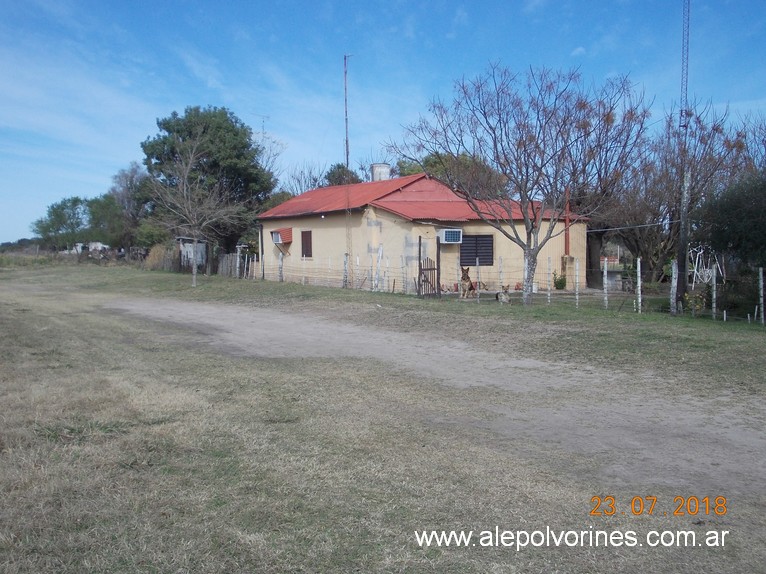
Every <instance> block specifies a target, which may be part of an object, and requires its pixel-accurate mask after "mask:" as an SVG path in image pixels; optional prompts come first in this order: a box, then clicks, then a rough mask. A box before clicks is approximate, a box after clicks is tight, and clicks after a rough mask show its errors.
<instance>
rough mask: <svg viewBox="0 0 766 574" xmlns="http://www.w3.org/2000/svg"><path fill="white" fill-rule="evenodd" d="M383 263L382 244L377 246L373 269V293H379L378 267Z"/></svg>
mask: <svg viewBox="0 0 766 574" xmlns="http://www.w3.org/2000/svg"><path fill="white" fill-rule="evenodd" d="M382 262H383V244H382V243H380V244H379V245H378V262H377V265H376V267H375V291H380V266H381V263H382Z"/></svg>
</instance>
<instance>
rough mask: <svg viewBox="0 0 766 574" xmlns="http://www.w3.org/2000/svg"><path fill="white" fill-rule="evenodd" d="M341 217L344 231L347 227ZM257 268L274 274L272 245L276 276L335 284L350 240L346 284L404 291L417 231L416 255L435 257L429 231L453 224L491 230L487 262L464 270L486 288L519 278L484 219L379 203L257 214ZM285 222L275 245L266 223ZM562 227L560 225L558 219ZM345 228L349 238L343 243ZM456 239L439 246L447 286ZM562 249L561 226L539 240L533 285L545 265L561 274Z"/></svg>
mask: <svg viewBox="0 0 766 574" xmlns="http://www.w3.org/2000/svg"><path fill="white" fill-rule="evenodd" d="M347 224H348V233H347ZM263 225H264V229H263V234H264V268H265V276H266V278H267V279H272V280H277V279H278V278H279V268H278V266H279V253H280V252H282V253H283V260H282V277H283V279H284V280H285V281H298V282H303V283H310V284H319V285H327V286H341V285H342V283H343V277H344V262H345V260H346V257H345V254H346V253H347V249H349V247H350V250H349V251H350V253H349V257H348V262H347V267H346V269H345V274H347V280H348V284H349V285H351V286H354V287H361V288H374V289H378V290H391V291H394V290H395V291H397V292H406V293H411V292H414V290H415V278H416V276H417V269H418V264H417V259H418V238H419V237H420V238H422V246H423V256H424V257H430V258H432V259H436V236H437V231H438V229H440V228H443V227H461V228H462V229H463V234H464V235H474V234H482V235H492V236H493V238H494V239H493V251H494V262H493V265H491V266H482V267H480V268H479V269H476V267H475V266H474V265H472V266H470V275H471V278H472V279H473V280H474V281H476V280H479V281H481V282H482V283H483V284H484V285H485V286H486V288H487V289H488V290H490V291H494V290H498V289H500V286H501V285H510V286H511V289H513V288H514V287H515V285H516V284H517V283H520V282H521V281H522V280H523V273H524V271H523V269H524V264H523V252H522V250H521V248H519V247H518V246H516V245H515V244H514V243H512V242H511V241H510V240H509V239H507V238H506V237H505V236H503V235H502V234H501V233H500V232H498V231H496V230H495V229H493V228H492V227H490V226H489V225H487V224H485V223H482V222H470V223H464V224H462V225H454V226H449V225H434V224H431V223H414V222H411V221H408V220H406V219H403V218H400V217H397V216H395V215H393V214H391V213H389V212H387V211H383V210H377V209H375V208H374V207H368V208H367V209H365V210H364V211H361V212H360V211H356V212H352V214H351V216H350V217H347V216H346V214H345V213H339V214H330V215H326V216H325V217H324V218H320V217H305V218H292V219H282V220H276V221H265V222H263ZM282 227H292V229H293V241H292V243H291V244H290V245H282V246H277V245H274V243H273V241H272V239H271V233H270V232H271V231H273V230H275V229H279V228H282ZM561 228H563V225H562V227H561ZM304 230H308V231H311V232H312V257H310V258H304V257H301V231H304ZM585 230H586V225H585V224H583V223H575V224H573V225H572V226H571V228H570V254H571V256H572V257H571V261H570V267H569V269H568V271H569V273H568V281H567V287H568V288H573V287H574V277H573V275H574V261H575V260H578V261H579V271H580V287H584V285H585V252H586V250H585V242H586V234H585ZM347 236H348V238H349V239H350V245H349V246H348V247H347ZM459 254H460V246H459V245H446V244H445V245H442V246H441V254H440V255H441V269H442V271H441V283H442V285H443V286H444V287H445V288H447V289H448V290H450V289H454V286H455V284H456V283H459V280H460V265H459ZM563 255H564V234H563V233H561V234H559V235H557V236H556V237H553V238H551V239H550V241H549V242H548V243H547V244H546V245H545V246H544V247H543V249H542V251H541V253H540V256H539V257H538V264H537V270H536V273H535V282H536V283H537V287H538V288H539V289H540V290H544V289H547V286H548V279H549V277H550V275H549V268H548V258H550V265H551V266H550V270H551V271H556V272H557V273H559V274H561V273H562V271H564V272H566V270H563V269H562V257H563Z"/></svg>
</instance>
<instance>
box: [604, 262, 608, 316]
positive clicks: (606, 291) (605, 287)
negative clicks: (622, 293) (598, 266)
mask: <svg viewBox="0 0 766 574" xmlns="http://www.w3.org/2000/svg"><path fill="white" fill-rule="evenodd" d="M608 262H609V259H608V258H606V257H604V309H609V295H608V291H609V289H608V286H607V283H608V277H609V276H608V272H607V267H608V265H607V263H608Z"/></svg>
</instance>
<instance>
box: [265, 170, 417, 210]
mask: <svg viewBox="0 0 766 574" xmlns="http://www.w3.org/2000/svg"><path fill="white" fill-rule="evenodd" d="M419 180H426V174H424V173H420V174H416V175H410V176H407V177H399V178H396V179H386V180H382V181H372V182H367V183H356V184H352V185H334V186H331V187H320V188H317V189H312V190H311V191H307V192H306V193H302V194H301V195H296V196H295V197H293V198H292V199H289V200H288V201H286V202H284V203H282V204H281V205H277V206H276V207H274V208H272V209H269V210H268V211H266V212H264V213H262V214H261V215H260V216H259V219H276V218H283V217H300V216H303V215H319V214H322V213H331V212H333V211H345V210H347V209H360V208H363V207H365V206H367V205H369V204H370V203H372V202H373V201H375V200H376V199H380V198H381V197H385V196H387V195H389V194H391V193H393V192H396V191H398V190H400V189H402V188H403V187H406V186H409V185H412V184H413V183H415V182H417V181H419Z"/></svg>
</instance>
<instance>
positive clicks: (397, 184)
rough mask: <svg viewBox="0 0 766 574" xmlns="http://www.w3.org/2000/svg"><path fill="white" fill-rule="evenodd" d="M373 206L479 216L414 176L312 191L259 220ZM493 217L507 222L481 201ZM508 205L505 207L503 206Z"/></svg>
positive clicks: (432, 215)
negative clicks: (495, 216) (494, 215)
mask: <svg viewBox="0 0 766 574" xmlns="http://www.w3.org/2000/svg"><path fill="white" fill-rule="evenodd" d="M367 205H372V206H373V207H376V208H379V209H383V210H386V211H389V212H391V213H393V214H395V215H398V216H399V217H403V218H405V219H408V220H410V221H443V222H460V221H463V222H465V221H478V220H480V219H481V217H479V215H478V214H477V213H476V212H475V211H474V210H473V209H471V206H470V205H469V204H468V202H467V201H466V200H465V199H463V198H461V197H460V196H459V195H457V194H456V193H455V192H454V191H452V190H451V189H450V188H449V187H448V186H447V185H445V184H444V183H442V182H441V181H439V180H437V179H433V178H429V177H427V176H426V174H424V173H421V174H416V175H411V176H407V177H400V178H397V179H388V180H384V181H376V182H368V183H357V184H353V185H337V186H333V187H321V188H318V189H312V190H311V191H307V192H306V193H304V194H302V195H298V196H296V197H293V198H292V199H290V200H288V201H286V202H285V203H283V204H281V205H278V206H277V207H274V208H273V209H270V210H268V211H266V212H265V213H262V214H261V215H260V219H278V218H286V217H301V216H310V215H319V214H322V213H329V212H333V211H345V210H346V209H360V208H363V207H366V206H367ZM481 205H482V206H483V211H485V213H486V214H487V215H488V216H489V217H492V214H497V217H498V218H502V219H507V214H508V210H507V209H506V208H505V206H504V204H493V203H492V202H481ZM506 205H507V204H506ZM510 212H511V214H512V215H513V219H515V220H520V219H522V214H521V210H520V209H519V206H518V205H513V206H511V210H510Z"/></svg>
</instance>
